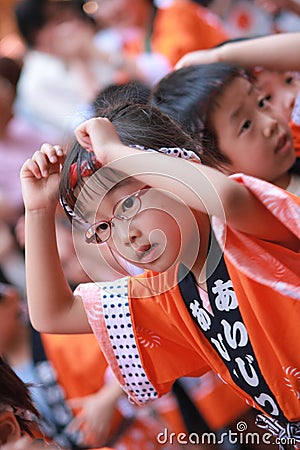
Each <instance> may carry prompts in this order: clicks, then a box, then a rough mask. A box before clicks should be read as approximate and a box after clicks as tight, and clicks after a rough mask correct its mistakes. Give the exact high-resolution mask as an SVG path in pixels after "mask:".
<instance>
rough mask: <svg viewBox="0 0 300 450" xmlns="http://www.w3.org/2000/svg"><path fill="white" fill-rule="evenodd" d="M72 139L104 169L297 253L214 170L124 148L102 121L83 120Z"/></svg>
mask: <svg viewBox="0 0 300 450" xmlns="http://www.w3.org/2000/svg"><path fill="white" fill-rule="evenodd" d="M76 136H77V139H78V141H79V143H80V144H81V145H82V146H83V147H85V148H86V149H91V148H92V149H93V151H94V153H95V154H96V156H97V158H98V160H99V161H101V163H102V164H103V165H108V164H109V165H110V167H111V168H113V169H116V170H121V171H123V172H125V173H126V174H128V175H130V176H133V177H135V178H137V179H140V180H142V181H143V182H145V183H146V184H149V185H151V186H153V187H157V188H160V189H163V190H164V191H165V192H166V193H168V192H170V194H173V195H178V196H179V197H180V199H181V200H182V201H184V202H185V203H186V204H187V205H188V206H189V207H190V208H192V209H195V210H198V211H200V212H203V213H208V214H209V215H211V216H212V215H213V216H216V217H218V218H220V219H221V220H223V221H226V222H227V223H228V224H229V225H230V226H231V227H232V228H236V229H237V230H239V231H242V232H244V233H247V234H251V235H253V236H256V237H258V238H260V239H265V240H269V241H274V242H278V243H280V244H282V245H285V246H287V247H289V248H293V249H295V248H297V250H298V248H299V240H298V239H297V238H296V237H295V236H294V235H293V234H292V233H291V232H290V231H289V230H288V229H287V228H286V227H285V226H283V225H280V224H279V223H278V221H277V220H276V219H275V218H274V217H273V216H272V214H271V213H270V212H268V211H267V210H266V208H265V207H264V206H263V205H262V204H261V202H260V201H259V200H258V199H257V198H256V197H255V196H254V195H252V193H251V192H250V191H249V190H248V189H247V188H246V187H245V186H243V185H242V184H239V183H237V182H236V181H234V180H232V179H230V178H228V177H227V176H225V175H224V174H223V173H221V172H219V171H218V170H215V169H213V168H211V167H207V166H204V165H202V164H197V163H192V162H189V161H186V160H184V159H181V158H171V157H169V156H166V155H164V154H161V153H152V152H150V153H148V152H143V151H140V150H138V149H135V148H132V147H126V146H125V145H123V144H122V143H121V142H120V140H119V138H118V135H117V133H116V131H115V128H114V127H113V125H112V124H111V123H110V122H109V121H108V120H107V119H101V118H94V119H90V120H87V121H86V122H84V123H82V124H81V125H80V126H79V127H78V128H77V130H76Z"/></svg>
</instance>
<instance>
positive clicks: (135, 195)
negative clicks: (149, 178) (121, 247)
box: [84, 185, 151, 245]
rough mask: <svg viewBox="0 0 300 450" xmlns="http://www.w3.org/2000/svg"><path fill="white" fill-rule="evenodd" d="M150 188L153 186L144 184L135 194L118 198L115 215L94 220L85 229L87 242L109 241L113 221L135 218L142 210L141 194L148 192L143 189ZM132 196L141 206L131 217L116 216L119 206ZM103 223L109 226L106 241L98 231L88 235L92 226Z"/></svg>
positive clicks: (102, 242) (114, 209) (101, 242)
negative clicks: (106, 218) (97, 220)
mask: <svg viewBox="0 0 300 450" xmlns="http://www.w3.org/2000/svg"><path fill="white" fill-rule="evenodd" d="M150 188H151V186H148V185H145V186H143V187H142V188H140V189H139V190H138V191H136V192H134V193H133V194H129V195H125V196H124V197H122V198H121V199H120V200H118V202H117V203H116V204H115V206H114V208H113V217H111V218H110V219H108V220H100V221H99V222H94V223H93V224H92V225H90V226H89V227H88V229H87V230H86V231H85V233H84V236H85V242H86V243H87V244H97V245H100V244H104V243H105V242H107V241H108V240H109V239H110V237H111V230H112V226H111V224H112V221H113V220H114V219H116V220H120V221H127V220H130V219H133V218H134V217H135V216H136V215H137V214H138V213H139V212H140V210H141V206H142V200H141V199H140V196H141V195H142V194H145V193H146V192H142V191H144V190H146V189H150ZM131 197H135V198H136V199H137V200H138V201H139V206H138V209H137V211H136V212H135V213H134V214H133V215H132V216H130V217H123V218H122V217H116V216H115V211H116V209H117V208H118V206H119V205H120V204H122V203H123V202H124V201H125V200H126V199H127V198H131ZM102 223H105V224H107V225H108V227H109V236H108V238H107V239H105V240H104V241H103V240H101V241H100V238H99V236H98V235H97V233H96V232H94V233H93V235H92V236H91V237H88V236H87V233H88V231H89V230H90V229H91V228H92V227H98V226H99V225H100V224H102ZM97 239H99V241H100V242H97Z"/></svg>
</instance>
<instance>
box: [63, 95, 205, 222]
mask: <svg viewBox="0 0 300 450" xmlns="http://www.w3.org/2000/svg"><path fill="white" fill-rule="evenodd" d="M125 98H127V97H126V96H125ZM122 100H124V92H123V93H122V94H121V95H120V96H118V95H116V96H115V98H114V102H113V103H112V104H111V105H108V104H107V107H106V109H105V108H102V109H101V116H102V117H106V118H108V119H109V120H110V121H111V122H112V124H113V125H114V126H115V128H116V130H117V133H118V135H119V137H120V140H121V141H122V143H123V144H125V145H140V146H143V147H145V148H152V149H154V150H159V149H160V148H162V147H170V148H172V147H182V148H185V149H186V150H192V151H194V152H195V153H198V154H199V152H198V146H197V144H196V143H195V141H194V140H193V139H192V138H191V137H190V136H189V134H187V133H186V132H184V131H183V130H182V129H181V128H180V126H179V125H178V124H176V123H175V122H173V121H172V119H171V118H170V117H168V116H167V115H165V114H164V113H163V112H162V111H160V110H159V109H158V108H156V107H155V106H153V105H150V104H142V103H132V102H127V103H122ZM127 100H128V98H127ZM74 164H75V165H76V172H77V174H76V176H77V186H78V187H79V188H80V187H81V186H82V185H83V183H84V179H83V178H82V176H81V173H80V168H81V167H82V164H88V166H89V168H90V169H91V172H92V173H94V172H96V171H97V169H98V166H97V164H96V163H95V159H94V155H93V154H92V153H88V152H87V151H86V150H84V149H83V148H82V147H81V146H80V145H79V144H78V143H77V142H75V143H74V144H73V146H72V147H71V149H70V151H69V152H68V155H67V157H66V161H65V163H64V167H63V170H62V174H61V182H60V194H61V197H62V198H63V199H64V202H65V203H66V204H67V209H68V208H71V210H72V211H74V205H75V202H76V201H77V198H76V195H75V194H74V189H73V188H72V186H71V183H70V170H71V166H73V167H74ZM99 177H100V178H101V180H97V183H98V182H99V187H101V188H105V189H106V190H108V189H109V188H111V187H112V186H113V185H115V184H116V183H117V182H118V181H120V180H121V179H124V174H118V173H116V172H112V171H111V170H110V169H108V168H105V167H104V168H102V169H101V170H100V171H99ZM93 189H94V190H95V189H97V186H95V185H94V187H93ZM78 206H79V210H78ZM65 210H66V208H65ZM76 210H77V214H78V213H79V214H80V215H81V214H82V212H83V211H81V208H80V205H78V203H77V204H76Z"/></svg>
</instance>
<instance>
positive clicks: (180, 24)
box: [123, 0, 229, 65]
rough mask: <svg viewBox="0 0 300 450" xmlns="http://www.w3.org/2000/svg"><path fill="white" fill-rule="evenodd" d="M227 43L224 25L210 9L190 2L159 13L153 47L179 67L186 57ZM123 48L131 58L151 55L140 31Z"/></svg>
mask: <svg viewBox="0 0 300 450" xmlns="http://www.w3.org/2000/svg"><path fill="white" fill-rule="evenodd" d="M227 39H229V35H228V33H227V31H226V30H225V28H224V27H223V24H222V23H221V21H220V20H219V18H218V17H217V16H216V15H214V14H213V13H211V12H210V11H209V9H206V8H204V7H202V6H200V5H198V4H196V3H195V2H193V1H190V0H175V1H174V2H172V4H171V5H170V6H166V7H163V8H158V9H157V12H156V16H155V18H154V22H153V30H152V35H151V37H150V47H151V51H153V52H156V53H160V54H162V55H164V56H166V58H167V59H168V60H169V62H170V63H171V65H175V63H176V62H177V61H178V60H179V59H180V58H181V57H182V56H183V55H185V54H186V53H188V52H191V51H194V50H201V49H202V50H205V49H208V48H211V47H214V46H215V45H217V44H220V43H221V42H223V41H225V40H227ZM123 45H124V51H125V53H126V54H127V55H129V56H137V55H138V54H140V53H143V52H145V51H147V50H146V48H145V47H146V44H145V38H144V37H142V34H141V33H139V32H137V31H132V32H131V33H128V35H126V36H124V44H123Z"/></svg>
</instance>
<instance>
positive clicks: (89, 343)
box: [42, 334, 177, 450]
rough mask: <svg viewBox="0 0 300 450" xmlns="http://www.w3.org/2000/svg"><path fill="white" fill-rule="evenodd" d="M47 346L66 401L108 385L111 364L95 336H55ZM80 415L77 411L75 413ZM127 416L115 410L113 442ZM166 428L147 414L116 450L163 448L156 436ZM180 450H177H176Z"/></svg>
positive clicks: (125, 434)
mask: <svg viewBox="0 0 300 450" xmlns="http://www.w3.org/2000/svg"><path fill="white" fill-rule="evenodd" d="M42 339H43V344H44V347H45V351H46V353H47V356H48V358H49V359H50V360H51V363H52V364H53V366H54V367H55V369H56V371H57V375H58V382H59V383H60V385H61V386H62V387H63V389H64V391H65V394H66V398H67V399H71V398H78V397H83V396H86V395H90V394H93V393H95V392H97V391H98V390H99V389H100V388H101V386H102V385H103V384H104V374H105V371H106V369H107V362H106V360H105V358H104V356H103V353H102V351H101V349H100V347H99V344H98V342H97V340H96V339H95V336H94V335H93V334H83V335H54V334H43V335H42ZM75 413H76V411H75ZM122 420H123V416H122V415H121V413H120V411H119V410H118V409H116V410H115V414H114V417H113V421H112V424H111V431H110V435H109V439H111V438H113V436H114V434H115V433H116V432H117V431H118V428H119V427H120V425H121V422H122ZM162 428H163V424H162V423H161V422H160V420H159V419H158V418H151V417H150V416H149V417H148V416H147V414H144V415H143V416H142V417H141V418H138V417H137V418H136V419H135V420H133V422H132V423H131V424H130V425H129V426H128V428H127V429H126V430H125V431H124V432H123V433H122V435H121V436H120V437H119V438H118V439H117V440H116V444H115V446H116V448H121V447H122V448H139V449H141V450H147V449H148V448H149V445H151V448H152V449H153V450H156V449H157V450H160V449H161V446H160V445H159V444H158V443H157V444H154V439H155V436H157V434H158V433H160V432H161V431H162ZM106 449H107V450H109V448H108V447H105V448H101V449H99V450H106ZM176 449H177V446H175V448H174V450H176Z"/></svg>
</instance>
